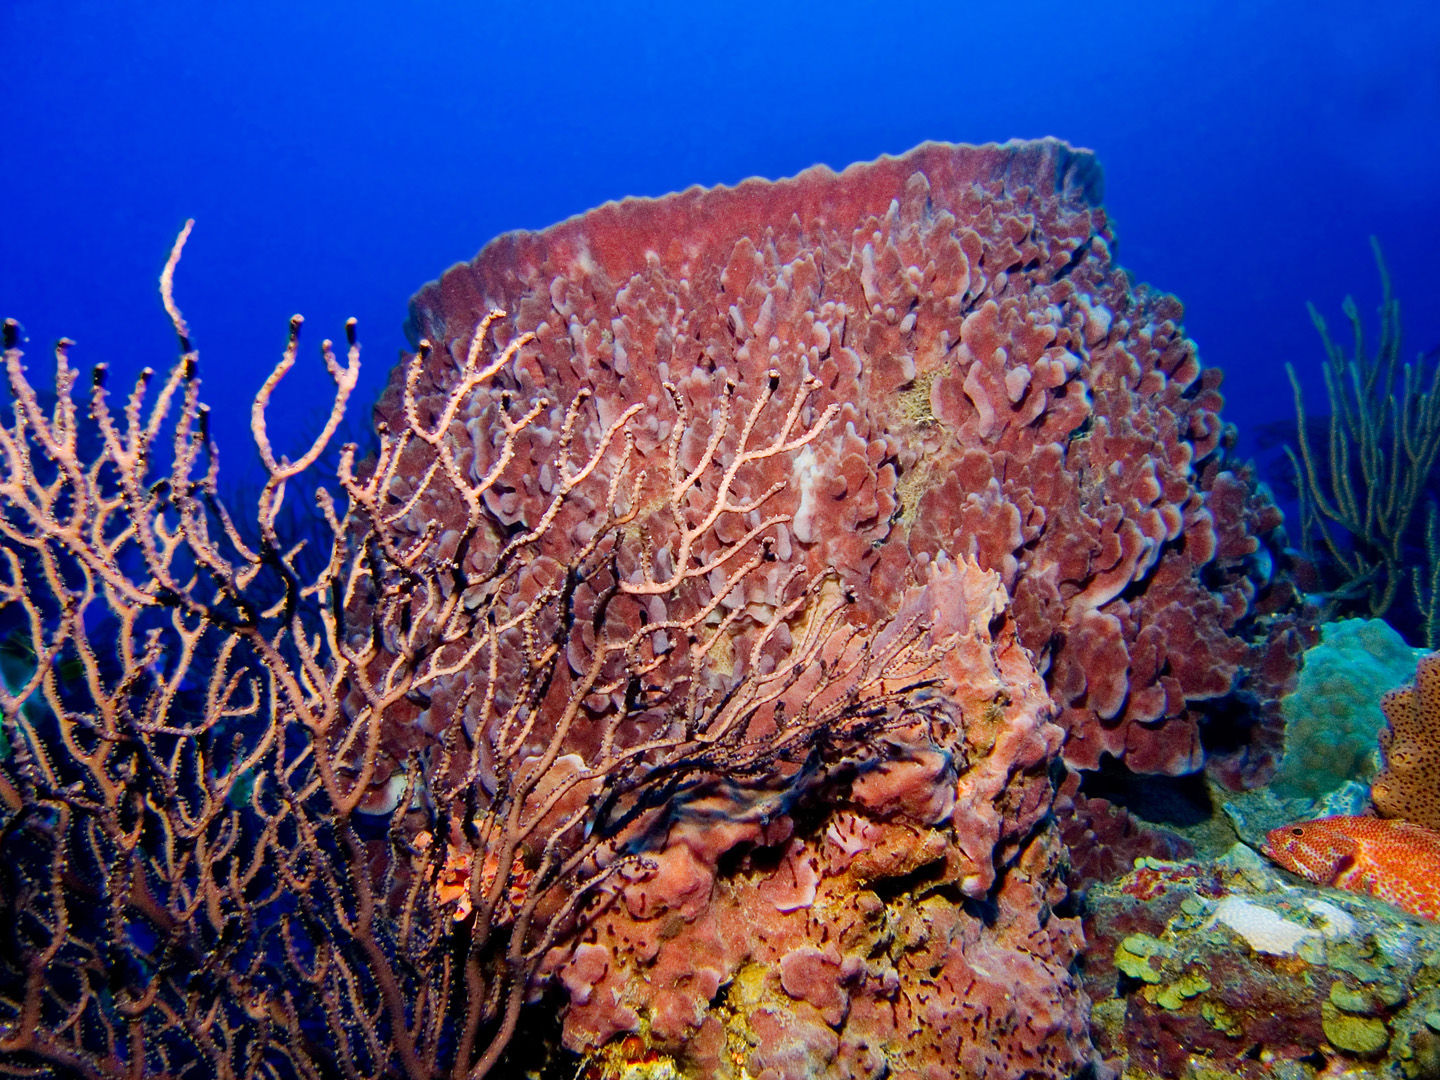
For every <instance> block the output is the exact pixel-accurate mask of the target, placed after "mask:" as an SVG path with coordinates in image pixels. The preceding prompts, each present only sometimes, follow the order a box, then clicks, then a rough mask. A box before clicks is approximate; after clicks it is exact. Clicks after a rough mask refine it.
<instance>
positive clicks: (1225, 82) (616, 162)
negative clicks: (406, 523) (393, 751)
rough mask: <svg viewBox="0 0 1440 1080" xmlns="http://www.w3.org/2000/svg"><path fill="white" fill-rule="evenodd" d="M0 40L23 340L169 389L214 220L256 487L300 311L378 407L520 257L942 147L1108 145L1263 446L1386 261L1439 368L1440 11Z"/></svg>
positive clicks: (87, 7) (240, 425)
mask: <svg viewBox="0 0 1440 1080" xmlns="http://www.w3.org/2000/svg"><path fill="white" fill-rule="evenodd" d="M0 36H3V41H4V42H5V46H6V56H5V60H4V62H3V64H0V130H3V132H4V139H5V142H4V166H3V168H0V207H3V213H4V226H3V229H0V314H3V315H5V316H11V317H14V318H17V319H19V320H20V321H21V323H22V324H23V327H24V330H25V332H26V335H27V337H28V339H29V347H30V348H31V349H32V350H33V351H32V354H31V355H32V357H35V358H39V357H40V356H42V355H43V353H44V352H45V350H47V349H48V347H49V345H50V343H51V342H52V341H53V340H54V339H55V338H56V337H58V336H60V335H62V334H65V335H69V336H70V337H73V338H74V339H76V340H77V342H78V349H77V351H76V353H75V356H76V358H77V359H78V361H79V362H80V363H81V364H82V365H84V366H88V365H89V364H91V363H94V362H98V361H101V360H104V361H107V362H109V363H110V364H111V365H112V367H114V368H115V369H116V370H117V372H119V373H122V374H126V375H129V374H133V372H134V371H136V370H138V368H139V367H141V366H142V365H143V364H146V363H150V364H154V365H156V366H157V367H159V366H163V365H164V364H165V363H167V362H168V360H169V359H170V358H171V357H172V356H173V339H172V336H171V333H170V330H169V325H168V323H167V321H166V319H165V317H164V315H163V313H162V311H161V309H160V305H159V301H158V298H157V293H156V287H155V279H156V275H157V273H158V271H159V269H160V266H161V264H162V263H163V260H164V257H165V254H166V251H167V249H168V247H169V245H170V243H171V241H172V239H173V237H174V235H175V233H176V231H177V230H178V229H179V227H180V225H181V223H182V222H183V221H184V220H185V219H186V218H187V217H192V216H193V217H195V218H196V219H197V222H198V224H197V226H196V231H195V234H194V237H193V239H192V241H191V243H190V246H189V247H188V248H187V251H186V255H185V259H184V262H183V264H182V267H181V270H180V273H179V278H178V286H177V296H178V300H179V302H180V305H181V307H182V308H183V309H184V312H185V314H186V316H187V318H188V319H189V321H190V324H191V328H192V330H193V334H194V339H195V341H196V343H197V344H198V345H199V347H200V349H201V355H202V364H203V367H202V371H203V375H204V378H205V380H206V395H205V396H206V397H207V399H208V400H210V401H211V402H214V403H216V404H217V405H220V406H222V408H220V409H218V410H217V412H219V413H221V414H222V415H221V422H220V425H219V428H220V435H221V439H222V447H223V448H224V450H225V451H226V454H225V457H226V459H227V461H228V466H227V467H228V468H229V469H230V470H231V471H232V475H233V472H234V470H235V469H236V468H237V467H239V466H241V465H243V464H247V463H250V462H251V461H252V460H253V459H252V458H251V456H250V454H249V451H248V431H247V426H248V409H247V408H245V407H244V406H245V405H246V404H247V403H248V401H249V398H250V396H251V394H252V393H253V392H254V390H255V388H256V387H257V386H258V385H259V384H260V382H261V380H262V379H263V378H264V375H265V374H266V372H267V371H268V370H269V367H270V365H271V363H272V362H273V361H274V359H275V358H276V357H277V356H278V354H279V351H280V349H281V347H282V346H283V343H284V335H285V326H286V320H287V319H288V317H289V316H290V315H291V314H292V313H293V312H297V311H298V312H302V313H304V314H305V316H306V317H307V328H306V331H305V335H306V338H307V340H308V342H309V345H310V347H311V348H312V349H313V348H318V342H319V341H320V339H321V338H322V337H324V336H333V337H336V338H339V337H340V336H341V334H342V330H343V322H344V320H345V318H346V317H347V316H350V315H355V316H357V317H358V318H359V321H360V333H361V338H362V341H363V344H364V347H365V353H364V356H365V374H364V376H363V379H362V386H361V400H362V401H368V400H369V399H370V398H372V397H373V395H374V393H375V392H376V390H377V389H378V387H379V386H380V385H381V382H382V380H383V378H384V376H385V373H386V371H387V370H388V368H389V367H390V366H391V364H392V363H393V361H394V359H395V357H396V354H397V351H398V350H399V349H400V348H401V346H402V344H403V338H402V335H401V332H400V326H401V322H402V320H403V318H404V315H405V303H406V300H407V298H408V297H409V296H410V294H411V293H412V292H413V291H414V290H415V289H416V288H417V287H418V286H420V285H421V284H422V283H423V282H425V281H426V280H429V279H431V278H433V277H436V276H437V275H438V274H439V273H440V272H441V271H443V270H444V269H445V268H446V267H447V266H449V265H450V264H451V263H453V262H456V261H458V260H464V259H468V258H470V257H471V256H472V255H473V254H474V253H475V252H476V251H477V250H478V249H479V248H480V247H481V246H482V245H483V244H484V243H485V242H486V241H487V240H489V239H490V238H491V237H492V236H494V235H495V234H497V233H499V232H501V231H504V230H507V229H512V228H518V227H531V228H534V227H542V226H544V225H547V224H550V223H552V222H554V221H557V220H559V219H562V218H564V217H567V216H569V215H571V214H575V213H578V212H580V211H583V210H585V209H587V208H589V207H591V206H594V205H596V204H598V203H600V202H603V201H605V200H606V199H610V198H617V197H620V196H624V195H630V194H647V195H659V194H662V193H665V192H667V191H672V190H676V189H680V188H684V187H687V186H689V185H691V184H697V183H698V184H706V185H708V184H714V183H733V182H735V181H737V180H739V179H741V178H743V177H746V176H750V175H757V174H758V175H763V176H770V177H775V176H782V175H789V174H792V173H794V172H796V171H798V170H800V169H803V168H805V167H806V166H808V165H811V164H813V163H815V162H826V163H828V164H830V165H832V166H835V167H837V168H838V167H843V166H844V165H846V164H848V163H850V162H852V161H857V160H866V159H870V158H873V157H875V156H876V155H878V154H880V153H887V152H888V153H896V152H900V151H903V150H905V149H906V148H908V147H910V146H911V145H913V144H915V143H917V142H920V141H922V140H925V139H945V140H955V141H969V142H980V141H988V140H1003V139H1007V138H1011V137H1031V136H1040V135H1057V136H1060V137H1063V138H1065V139H1068V140H1069V141H1071V142H1072V143H1074V144H1076V145H1081V146H1087V147H1090V148H1093V149H1094V150H1095V151H1097V153H1098V154H1099V156H1100V159H1101V161H1102V163H1103V165H1104V167H1105V170H1106V177H1107V194H1106V204H1107V207H1108V209H1109V212H1110V214H1111V218H1112V221H1113V222H1114V223H1115V225H1116V227H1117V230H1118V234H1119V238H1120V246H1119V255H1120V259H1121V261H1122V262H1123V263H1124V264H1125V265H1126V266H1127V267H1128V268H1129V269H1130V270H1131V271H1132V272H1133V273H1134V274H1135V275H1136V276H1137V277H1138V278H1140V279H1142V280H1145V281H1149V282H1152V283H1154V284H1155V285H1157V286H1159V287H1161V288H1164V289H1166V290H1168V291H1172V292H1175V293H1177V294H1178V295H1179V296H1180V297H1181V298H1182V299H1183V300H1184V301H1185V303H1186V305H1187V309H1188V314H1187V326H1188V329H1189V331H1190V333H1191V335H1192V336H1193V337H1194V338H1195V339H1196V340H1197V341H1198V342H1199V344H1200V347H1201V354H1202V357H1203V359H1204V361H1205V362H1206V363H1207V364H1209V365H1214V366H1219V367H1221V368H1223V369H1224V370H1225V371H1226V373H1227V380H1226V385H1225V390H1226V393H1227V397H1228V399H1229V405H1228V408H1227V413H1226V415H1227V417H1228V418H1229V419H1230V420H1232V421H1234V422H1236V423H1238V424H1239V425H1240V427H1241V431H1242V437H1243V438H1244V439H1245V440H1246V441H1245V443H1244V444H1243V445H1245V446H1247V447H1250V446H1253V445H1254V444H1255V440H1256V438H1257V432H1258V431H1259V430H1260V429H1261V427H1262V426H1263V425H1264V424H1266V423H1267V422H1272V421H1276V420H1280V421H1283V420H1286V419H1287V418H1289V417H1290V416H1291V402H1290V391H1289V387H1288V385H1287V383H1286V381H1285V377H1284V372H1283V363H1284V362H1285V361H1287V360H1288V361H1293V362H1295V363H1296V364H1297V365H1299V367H1300V368H1301V369H1302V371H1304V372H1306V373H1308V375H1309V376H1311V378H1310V380H1309V381H1310V383H1311V386H1312V392H1313V393H1314V394H1315V396H1316V400H1317V403H1318V388H1319V385H1320V384H1319V381H1318V361H1319V356H1320V351H1319V346H1318V342H1317V340H1316V337H1315V334H1314V332H1313V330H1312V328H1311V326H1310V322H1309V319H1308V316H1307V314H1306V311H1305V302H1306V301H1307V300H1313V301H1315V302H1316V303H1317V304H1319V305H1320V307H1321V309H1322V310H1324V311H1325V312H1327V313H1328V314H1329V315H1330V317H1331V319H1332V322H1334V321H1335V320H1338V319H1339V302H1340V300H1341V298H1342V297H1343V296H1344V295H1345V294H1346V293H1347V292H1352V293H1354V294H1355V295H1356V297H1357V299H1358V300H1359V302H1360V304H1361V309H1362V310H1363V311H1366V312H1373V309H1374V306H1375V302H1376V300H1377V299H1378V293H1379V286H1378V282H1377V277H1376V274H1375V271H1374V267H1373V265H1372V263H1371V257H1370V249H1369V246H1368V242H1367V237H1368V236H1369V235H1370V234H1372V233H1373V234H1375V235H1377V236H1378V237H1379V238H1380V240H1381V242H1382V243H1383V245H1384V249H1385V252H1386V256H1387V258H1388V260H1389V264H1390V268H1391V271H1392V273H1393V276H1394V280H1395V286H1396V290H1397V293H1398V294H1399V295H1400V296H1401V298H1402V300H1403V301H1404V302H1405V303H1406V324H1407V331H1408V345H1407V348H1408V350H1409V351H1410V352H1411V353H1414V352H1418V351H1421V350H1428V349H1431V348H1433V347H1435V346H1437V345H1440V304H1437V303H1436V302H1435V300H1434V297H1435V296H1436V295H1437V294H1440V266H1437V260H1436V252H1437V251H1440V182H1437V180H1440V7H1437V6H1436V5H1434V4H1431V3H1421V2H1415V0H1411V2H1396V3H1390V4H1372V5H1363V6H1357V5H1355V4H1353V3H1341V2H1336V0H1320V2H1316V0H1306V2H1300V0H1272V2H1264V0H1256V2H1253V3H1247V4H1243V5H1236V4H1231V3H1221V2H1208V0H1207V2H1198V0H1197V2H1189V0H1181V2H1176V3H1164V4H1155V3H1142V2H1138V0H1130V2H1118V0H1111V2H1101V3H1095V4H1090V5H1084V6H1078V5H1074V4H1070V3H1061V2H1057V0H1036V2H1032V3H1027V4H978V3H970V2H957V3H948V4H935V3H926V4H917V3H909V2H905V0H898V2H891V3H887V4H884V5H880V4H866V3H859V2H855V0H837V2H832V3H828V4H824V5H819V4H801V3H793V2H785V0H763V2H755V0H730V2H727V3H723V4H722V3H702V4H685V5H679V4H668V3H650V4H641V3H634V4H574V3H552V4H535V3H524V4H522V3H514V2H505V3H488V4H484V5H480V4H459V3H440V2H436V0H415V2H410V3H405V4H399V3H391V4H383V3H374V2H366V0H360V2H352V3H348V4H337V3H296V2H294V0H285V2H281V0H252V2H248V3H244V4H240V3H231V2H219V3H208V4H195V3H183V2H179V0H147V2H146V3H143V4H141V3H132V2H126V0H120V2H117V0H103V2H94V0H92V2H84V0H5V2H4V3H3V4H0ZM306 355H307V356H309V357H310V359H309V362H308V363H307V364H306V365H304V370H303V371H301V372H300V373H298V374H297V376H296V377H295V378H293V379H292V385H290V386H289V387H288V388H287V392H286V393H285V394H283V395H282V397H281V400H280V402H279V405H278V410H279V415H280V417H281V418H282V419H289V420H293V421H294V422H296V423H300V424H303V423H304V422H305V421H306V420H307V419H313V418H314V417H315V416H316V414H317V412H318V411H319V410H320V409H321V408H322V404H321V403H322V402H323V401H324V400H325V394H326V387H325V380H324V378H323V375H322V374H321V372H320V365H319V363H318V360H316V359H315V358H314V356H313V353H310V352H309V351H307V354H306ZM224 406H230V407H229V408H225V407H224ZM356 411H357V413H358V414H361V415H362V418H363V413H364V411H365V410H364V408H363V406H362V407H360V408H359V409H357V410H356Z"/></svg>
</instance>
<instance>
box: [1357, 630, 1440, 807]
mask: <svg viewBox="0 0 1440 1080" xmlns="http://www.w3.org/2000/svg"><path fill="white" fill-rule="evenodd" d="M1380 708H1381V710H1382V711H1383V712H1384V713H1385V719H1386V721H1387V724H1386V726H1385V727H1384V728H1382V729H1381V731H1380V764H1381V769H1380V772H1379V773H1378V774H1377V775H1376V777H1375V779H1374V781H1373V782H1372V783H1371V785H1370V799H1371V801H1372V802H1374V804H1375V809H1376V810H1378V811H1379V812H1380V814H1381V816H1383V817H1392V818H1401V819H1402V820H1404V821H1410V822H1414V823H1415V824H1417V825H1424V826H1425V827H1426V828H1429V829H1440V653H1431V654H1430V655H1429V656H1426V657H1424V658H1423V659H1421V660H1420V662H1419V664H1418V665H1417V667H1416V669H1415V680H1414V682H1413V683H1412V684H1411V685H1409V686H1402V687H1401V688H1400V689H1398V690H1392V691H1391V692H1390V693H1388V694H1386V695H1385V696H1384V697H1383V698H1381V699H1380Z"/></svg>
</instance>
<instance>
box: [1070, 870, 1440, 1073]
mask: <svg viewBox="0 0 1440 1080" xmlns="http://www.w3.org/2000/svg"><path fill="white" fill-rule="evenodd" d="M1288 880H1290V879H1288V876H1287V875H1284V874H1282V873H1281V872H1279V871H1276V870H1275V869H1273V868H1272V867H1270V866H1269V865H1268V864H1266V863H1264V862H1263V860H1261V859H1260V858H1259V856H1257V855H1255V853H1254V852H1252V851H1250V850H1249V849H1248V848H1244V847H1243V846H1240V845H1237V847H1236V848H1235V849H1234V850H1233V851H1232V852H1230V853H1229V854H1228V855H1226V856H1225V858H1223V859H1221V860H1220V861H1219V862H1218V863H1214V864H1200V863H1164V862H1159V861H1156V860H1142V861H1141V862H1139V863H1138V864H1137V866H1136V868H1135V869H1134V870H1133V871H1132V872H1131V873H1130V874H1128V875H1126V876H1125V877H1124V878H1122V879H1120V880H1119V881H1116V882H1113V883H1110V884H1106V885H1097V886H1095V887H1094V888H1093V889H1092V890H1091V892H1090V894H1089V897H1088V900H1087V906H1088V913H1087V916H1086V924H1085V932H1086V939H1087V954H1086V957H1087V963H1086V969H1085V988H1086V990H1087V992H1088V993H1089V994H1090V996H1091V999H1092V1001H1093V1003H1094V1012H1093V1020H1094V1027H1093V1034H1094V1037H1095V1040H1096V1044H1097V1048H1098V1049H1099V1050H1100V1052H1101V1054H1102V1056H1103V1057H1104V1059H1105V1061H1106V1065H1107V1066H1108V1067H1109V1068H1113V1069H1115V1070H1116V1071H1117V1072H1118V1073H1119V1074H1121V1075H1123V1076H1125V1077H1127V1078H1129V1080H1144V1078H1147V1077H1167V1078H1169V1077H1196V1078H1198V1077H1209V1076H1227V1077H1256V1078H1258V1077H1262V1076H1265V1077H1274V1076H1285V1077H1294V1078H1296V1080H1300V1078H1312V1077H1316V1078H1318V1077H1321V1076H1338V1075H1344V1076H1350V1077H1367V1076H1374V1077H1405V1078H1409V1080H1423V1078H1427V1077H1429V1078H1434V1077H1440V924H1437V923H1435V922H1431V921H1429V920H1425V919H1420V918H1416V917H1414V916H1409V915H1406V914H1405V913H1404V912H1401V911H1399V910H1397V909H1396V908H1393V907H1390V906H1389V905H1387V904H1384V903H1381V902H1379V901H1376V900H1374V899H1373V898H1371V897H1367V896H1363V895H1358V894H1355V893H1347V892H1340V891H1337V890H1333V889H1321V888H1313V887H1296V886H1293V885H1290V884H1287V881H1288Z"/></svg>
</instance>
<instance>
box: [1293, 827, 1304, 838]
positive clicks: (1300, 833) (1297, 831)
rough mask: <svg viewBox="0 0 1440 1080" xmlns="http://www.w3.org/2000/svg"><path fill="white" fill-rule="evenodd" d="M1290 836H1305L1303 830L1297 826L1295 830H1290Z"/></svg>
mask: <svg viewBox="0 0 1440 1080" xmlns="http://www.w3.org/2000/svg"><path fill="white" fill-rule="evenodd" d="M1290 835H1291V836H1304V835H1305V830H1304V829H1302V828H1300V827H1299V826H1298V825H1297V826H1296V827H1295V828H1293V829H1291V830H1290Z"/></svg>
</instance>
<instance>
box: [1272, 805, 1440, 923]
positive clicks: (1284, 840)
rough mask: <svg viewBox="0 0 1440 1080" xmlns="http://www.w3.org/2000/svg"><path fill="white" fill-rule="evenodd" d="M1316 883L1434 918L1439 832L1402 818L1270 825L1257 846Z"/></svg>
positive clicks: (1438, 909)
mask: <svg viewBox="0 0 1440 1080" xmlns="http://www.w3.org/2000/svg"><path fill="white" fill-rule="evenodd" d="M1262 850H1263V851H1264V852H1265V854H1266V855H1268V856H1270V858H1272V859H1274V860H1275V861H1276V862H1277V863H1279V864H1280V865H1281V866H1283V867H1285V869H1286V870H1290V871H1292V872H1294V873H1296V874H1299V875H1300V876H1301V877H1305V878H1309V879H1310V880H1311V881H1314V882H1316V883H1318V884H1320V885H1331V886H1333V887H1335V888H1337V889H1348V890H1350V891H1351V892H1361V893H1369V894H1370V895H1371V896H1377V897H1379V898H1380V899H1381V900H1384V901H1385V902H1386V903H1390V904H1394V905H1395V906H1396V907H1398V908H1403V909H1404V910H1406V911H1408V912H1410V913H1411V914H1413V915H1420V916H1423V917H1424V918H1427V919H1440V832H1436V831H1435V830H1434V829H1427V828H1425V827H1424V826H1423V825H1412V824H1411V823H1410V822H1408V821H1396V820H1392V819H1388V818H1374V817H1324V818H1317V819H1316V820H1315V821H1298V822H1296V823H1295V824H1294V825H1282V826H1281V827H1280V828H1278V829H1271V830H1270V832H1269V834H1268V835H1267V836H1266V838H1265V846H1264V848H1263V849H1262Z"/></svg>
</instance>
